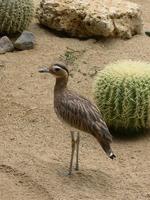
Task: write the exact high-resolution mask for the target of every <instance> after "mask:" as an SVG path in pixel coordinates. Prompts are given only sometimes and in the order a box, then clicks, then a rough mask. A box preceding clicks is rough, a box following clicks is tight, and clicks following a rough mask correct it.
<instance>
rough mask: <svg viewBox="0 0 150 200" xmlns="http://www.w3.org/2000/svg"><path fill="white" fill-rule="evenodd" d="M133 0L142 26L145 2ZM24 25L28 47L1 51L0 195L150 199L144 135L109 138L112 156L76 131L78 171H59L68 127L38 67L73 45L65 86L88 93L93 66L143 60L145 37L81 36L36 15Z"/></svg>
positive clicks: (10, 198)
mask: <svg viewBox="0 0 150 200" xmlns="http://www.w3.org/2000/svg"><path fill="white" fill-rule="evenodd" d="M35 2H36V3H37V4H38V3H39V0H38V1H35ZM134 2H137V3H140V4H141V6H142V9H143V18H144V30H150V11H149V8H150V1H149V0H145V1H143V0H134ZM29 30H31V31H33V33H34V34H35V35H36V41H37V44H36V46H35V49H33V50H29V51H20V52H14V53H7V54H5V55H0V200H78V199H81V200H86V199H90V200H98V199H101V200H104V199H105V200H149V199H150V136H149V134H147V136H144V137H139V138H136V139H133V140H119V139H117V138H114V142H113V144H112V147H113V149H114V152H115V153H116V155H117V159H116V160H114V161H112V160H110V159H109V158H107V157H106V155H105V154H104V153H103V151H102V150H101V148H100V147H99V145H98V143H97V141H96V140H95V139H94V138H93V137H92V136H90V135H87V134H82V136H81V148H80V171H79V172H78V173H74V175H73V176H71V177H67V176H64V173H65V172H66V171H67V169H68V164H69V159H70V150H71V149H70V134H69V129H68V127H65V126H64V125H63V124H61V122H60V121H59V120H58V119H57V117H56V115H55V113H54V111H53V86H54V82H55V80H54V78H53V77H51V76H49V75H43V74H39V73H38V68H39V67H40V66H43V65H47V64H50V63H51V62H53V61H54V60H58V59H59V58H60V57H64V55H65V52H66V51H67V48H68V47H69V48H71V49H73V50H74V51H78V55H77V57H76V58H77V59H76V60H75V62H74V65H71V69H72V72H71V73H72V77H70V82H69V87H70V88H72V89H73V90H75V91H78V93H80V94H82V95H84V96H85V97H87V98H89V99H91V100H93V95H92V82H93V76H92V74H94V70H95V69H97V70H100V69H102V68H103V67H104V66H105V65H106V64H107V63H109V62H113V61H116V60H118V59H135V60H137V59H140V60H145V61H149V62H150V38H149V37H147V36H145V35H144V34H143V35H139V36H135V37H133V38H132V39H130V40H121V39H105V40H104V39H102V40H100V41H96V40H94V39H88V40H84V41H81V40H78V39H71V38H65V37H64V38H63V37H58V36H56V35H54V34H53V33H51V32H50V31H49V30H47V29H43V28H41V27H39V25H38V24H37V22H36V20H34V22H33V23H32V24H31V26H30V28H29ZM71 59H72V58H71Z"/></svg>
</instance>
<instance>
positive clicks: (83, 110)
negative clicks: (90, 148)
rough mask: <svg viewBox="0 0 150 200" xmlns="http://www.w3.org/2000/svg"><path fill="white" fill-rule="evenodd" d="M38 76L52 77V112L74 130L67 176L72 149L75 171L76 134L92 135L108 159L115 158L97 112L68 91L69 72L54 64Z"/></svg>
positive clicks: (79, 96)
mask: <svg viewBox="0 0 150 200" xmlns="http://www.w3.org/2000/svg"><path fill="white" fill-rule="evenodd" d="M39 72H40V73H50V74H52V75H53V76H54V77H55V78H56V82H55V86H54V111H55V113H56V115H57V117H58V118H59V119H60V120H61V121H63V122H64V123H65V124H68V125H69V126H70V127H72V128H73V129H75V130H78V131H77V132H75V131H74V130H71V131H70V133H71V147H72V151H71V159H70V165H69V172H68V175H71V174H72V168H73V160H74V154H75V150H76V164H75V170H77V171H78V170H79V143H80V131H82V132H86V133H89V134H91V135H93V136H94V137H95V138H96V140H97V141H98V143H99V144H100V145H101V147H102V149H103V150H104V152H105V153H106V154H107V156H108V157H109V158H111V159H114V158H116V156H115V154H114V153H113V151H112V148H111V146H110V143H111V142H112V135H111V133H110V131H109V129H108V127H107V125H106V123H105V121H104V120H103V119H102V115H101V113H100V110H99V109H98V108H97V106H96V105H94V104H92V103H91V101H89V100H88V99H86V98H85V97H83V96H81V95H79V94H77V93H76V92H74V91H72V90H70V89H69V88H68V80H69V70H68V67H67V66H66V65H64V64H60V63H55V64H51V65H50V66H49V67H42V68H40V69H39Z"/></svg>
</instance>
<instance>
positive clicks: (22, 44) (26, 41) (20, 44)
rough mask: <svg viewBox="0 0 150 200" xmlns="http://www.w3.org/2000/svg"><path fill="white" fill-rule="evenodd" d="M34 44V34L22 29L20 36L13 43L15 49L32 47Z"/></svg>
mask: <svg viewBox="0 0 150 200" xmlns="http://www.w3.org/2000/svg"><path fill="white" fill-rule="evenodd" d="M34 44H35V36H34V34H33V33H32V32H29V31H23V32H22V34H21V36H20V37H19V38H18V39H17V40H16V42H15V43H14V46H15V48H16V49H19V50H25V49H33V47H34Z"/></svg>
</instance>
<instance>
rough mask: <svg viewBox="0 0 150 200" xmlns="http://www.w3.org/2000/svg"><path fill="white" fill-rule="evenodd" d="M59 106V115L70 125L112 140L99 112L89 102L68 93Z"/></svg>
mask: <svg viewBox="0 0 150 200" xmlns="http://www.w3.org/2000/svg"><path fill="white" fill-rule="evenodd" d="M59 106H61V108H60V109H59V110H61V113H60V115H61V116H62V118H63V119H64V120H65V121H66V122H68V123H69V124H70V125H72V126H74V127H76V128H78V129H81V130H84V131H87V132H92V131H93V132H94V131H97V132H100V134H101V135H102V137H103V138H106V139H108V140H109V141H111V140H112V137H111V134H110V132H109V130H108V128H107V125H106V123H105V122H104V121H103V120H102V116H101V113H100V111H99V110H98V109H97V107H96V106H95V105H93V104H92V103H91V102H90V101H89V100H87V99H85V98H84V97H82V96H77V95H74V94H73V95H72V94H71V93H69V94H67V98H62V101H61V104H60V105H59Z"/></svg>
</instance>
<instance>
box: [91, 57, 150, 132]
mask: <svg viewBox="0 0 150 200" xmlns="http://www.w3.org/2000/svg"><path fill="white" fill-rule="evenodd" d="M93 89H94V96H95V100H96V103H97V106H98V107H99V109H100V111H101V112H102V115H103V117H104V119H105V120H106V123H107V124H108V126H110V127H114V128H125V129H130V128H131V129H132V128H133V129H134V128H135V129H141V128H150V64H148V63H143V62H139V61H130V60H129V61H120V62H116V63H114V64H110V65H108V66H107V67H106V68H105V69H104V70H102V71H101V72H99V74H98V75H97V77H96V80H95V83H94V88H93Z"/></svg>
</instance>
